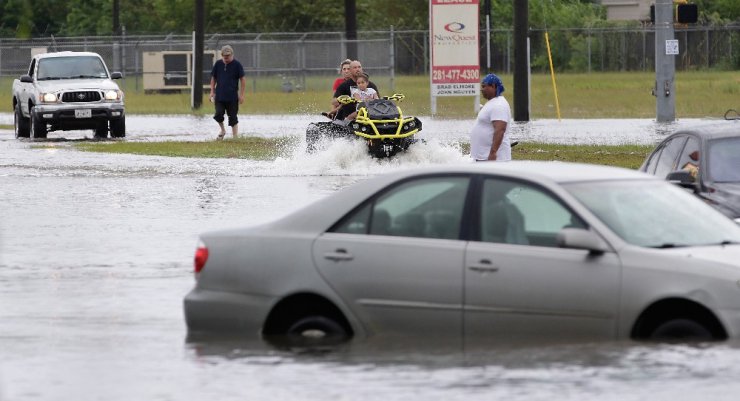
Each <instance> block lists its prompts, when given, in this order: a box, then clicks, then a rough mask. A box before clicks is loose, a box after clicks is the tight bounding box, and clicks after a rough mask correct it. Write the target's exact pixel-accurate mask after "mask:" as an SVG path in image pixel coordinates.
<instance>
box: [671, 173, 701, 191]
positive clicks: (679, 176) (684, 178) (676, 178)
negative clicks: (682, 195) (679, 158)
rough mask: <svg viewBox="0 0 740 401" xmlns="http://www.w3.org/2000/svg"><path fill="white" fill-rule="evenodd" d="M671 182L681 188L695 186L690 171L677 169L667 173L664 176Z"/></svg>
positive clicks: (694, 180) (692, 187)
mask: <svg viewBox="0 0 740 401" xmlns="http://www.w3.org/2000/svg"><path fill="white" fill-rule="evenodd" d="M665 179H666V180H668V182H670V183H671V184H676V185H678V186H680V187H683V188H688V189H694V188H696V179H695V178H694V176H693V175H691V172H690V171H686V170H677V171H672V172H670V173H668V175H667V176H666V177H665Z"/></svg>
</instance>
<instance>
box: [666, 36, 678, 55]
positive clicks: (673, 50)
mask: <svg viewBox="0 0 740 401" xmlns="http://www.w3.org/2000/svg"><path fill="white" fill-rule="evenodd" d="M665 54H667V55H669V56H677V55H678V40H677V39H668V40H666V41H665Z"/></svg>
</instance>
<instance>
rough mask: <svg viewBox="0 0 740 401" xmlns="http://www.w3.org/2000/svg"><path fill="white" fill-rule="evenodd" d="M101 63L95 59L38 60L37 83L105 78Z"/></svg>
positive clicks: (56, 58) (103, 67)
mask: <svg viewBox="0 0 740 401" xmlns="http://www.w3.org/2000/svg"><path fill="white" fill-rule="evenodd" d="M107 77H108V72H107V71H106V70H105V65H104V64H103V61H102V60H101V59H99V58H97V57H52V58H45V59H41V60H39V68H38V77H37V79H38V80H39V81H44V80H52V79H73V78H107Z"/></svg>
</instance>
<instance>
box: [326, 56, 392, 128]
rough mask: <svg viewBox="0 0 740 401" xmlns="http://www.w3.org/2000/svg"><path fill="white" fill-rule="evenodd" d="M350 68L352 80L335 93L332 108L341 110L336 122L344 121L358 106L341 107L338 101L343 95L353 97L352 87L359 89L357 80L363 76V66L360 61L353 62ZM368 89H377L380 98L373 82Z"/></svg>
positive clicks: (337, 114)
mask: <svg viewBox="0 0 740 401" xmlns="http://www.w3.org/2000/svg"><path fill="white" fill-rule="evenodd" d="M349 68H350V71H351V72H352V79H348V80H346V81H344V82H343V83H342V84H341V85H339V87H338V88H337V90H336V91H335V92H334V99H332V107H333V108H334V109H336V108H337V107H339V109H337V110H336V117H335V118H334V119H335V120H344V119H345V118H346V117H347V116H348V115H350V114H352V113H354V112H355V110H356V105H355V104H354V103H350V104H344V105H340V104H339V102H338V101H337V98H338V97H339V96H342V95H347V96H349V97H352V87H357V83H356V82H355V79H357V77H359V76H361V75H362V74H363V71H362V64H361V63H360V62H359V61H358V60H354V61H352V62H351V63H350V64H349ZM367 87H368V88H373V89H375V91H376V92H378V96H380V91H379V90H378V87H377V86H376V85H375V84H374V83H373V82H372V81H370V82H369V83H368V85H367Z"/></svg>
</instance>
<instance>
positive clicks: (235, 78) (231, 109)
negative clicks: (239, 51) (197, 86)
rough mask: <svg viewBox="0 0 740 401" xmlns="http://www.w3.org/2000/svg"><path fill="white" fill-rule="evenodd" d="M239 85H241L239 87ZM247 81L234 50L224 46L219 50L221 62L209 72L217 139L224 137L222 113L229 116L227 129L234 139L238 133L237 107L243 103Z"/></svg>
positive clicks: (217, 62)
mask: <svg viewBox="0 0 740 401" xmlns="http://www.w3.org/2000/svg"><path fill="white" fill-rule="evenodd" d="M240 84H241V85H240ZM246 84H247V81H246V79H245V78H244V67H243V66H242V64H241V63H240V62H239V60H237V59H235V58H234V49H232V48H231V46H229V45H226V46H224V47H223V48H221V60H218V61H216V63H215V64H214V65H213V69H212V70H211V102H213V103H214V104H215V106H216V113H215V114H214V115H213V119H214V120H216V122H217V123H218V126H219V127H221V131H220V132H219V134H218V139H223V138H224V135H226V129H225V127H224V113H226V114H227V115H228V116H229V127H231V133H232V135H233V136H234V138H236V137H237V134H238V133H239V128H238V127H239V125H238V124H239V119H238V118H237V113H238V112H239V105H240V104H242V103H244V89H245V88H246Z"/></svg>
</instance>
